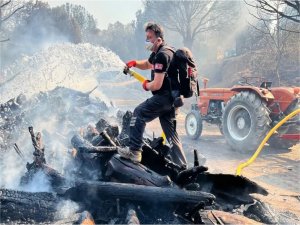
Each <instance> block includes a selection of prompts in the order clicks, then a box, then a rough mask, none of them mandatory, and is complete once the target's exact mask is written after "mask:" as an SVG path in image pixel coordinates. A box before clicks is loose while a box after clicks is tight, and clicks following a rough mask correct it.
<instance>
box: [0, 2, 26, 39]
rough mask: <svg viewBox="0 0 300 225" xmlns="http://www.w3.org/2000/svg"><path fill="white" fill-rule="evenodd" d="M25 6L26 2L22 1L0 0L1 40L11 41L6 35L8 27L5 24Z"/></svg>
mask: <svg viewBox="0 0 300 225" xmlns="http://www.w3.org/2000/svg"><path fill="white" fill-rule="evenodd" d="M23 8H24V3H23V2H20V1H12V0H6V1H4V0H0V42H5V41H9V38H8V37H4V36H5V35H6V34H5V30H6V28H8V27H9V25H7V27H4V26H3V25H4V24H7V23H8V22H9V21H10V20H11V19H12V17H13V16H15V15H17V14H18V13H19V12H20V11H21V9H23Z"/></svg>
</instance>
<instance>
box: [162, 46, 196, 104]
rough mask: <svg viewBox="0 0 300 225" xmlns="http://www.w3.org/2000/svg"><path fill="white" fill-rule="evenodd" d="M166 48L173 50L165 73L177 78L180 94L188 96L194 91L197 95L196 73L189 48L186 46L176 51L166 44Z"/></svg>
mask: <svg viewBox="0 0 300 225" xmlns="http://www.w3.org/2000/svg"><path fill="white" fill-rule="evenodd" d="M166 48H167V49H169V50H171V51H172V52H174V55H173V58H172V60H171V62H170V66H169V68H168V72H167V73H168V74H169V75H170V78H171V79H178V81H179V91H180V95H183V97H184V98H190V97H192V96H193V94H194V93H195V94H196V95H197V96H198V95H199V84H198V74H197V69H196V64H195V61H194V59H193V54H192V52H191V50H189V49H188V48H186V47H183V48H180V49H178V50H176V51H174V49H173V48H170V47H167V46H166ZM174 74H175V75H174Z"/></svg>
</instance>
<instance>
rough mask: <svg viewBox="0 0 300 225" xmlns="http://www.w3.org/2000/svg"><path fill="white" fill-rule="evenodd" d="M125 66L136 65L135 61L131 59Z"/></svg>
mask: <svg viewBox="0 0 300 225" xmlns="http://www.w3.org/2000/svg"><path fill="white" fill-rule="evenodd" d="M126 66H127V67H128V68H131V67H135V66H136V61H135V60H131V61H129V62H127V63H126Z"/></svg>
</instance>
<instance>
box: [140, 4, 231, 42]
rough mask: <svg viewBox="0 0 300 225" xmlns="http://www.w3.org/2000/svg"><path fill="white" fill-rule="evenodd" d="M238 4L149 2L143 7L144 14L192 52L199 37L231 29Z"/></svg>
mask: <svg viewBox="0 0 300 225" xmlns="http://www.w3.org/2000/svg"><path fill="white" fill-rule="evenodd" d="M235 4H236V1H217V0H207V1H191V0H178V1H151V0H146V1H145V3H144V5H145V12H147V13H148V14H150V15H152V18H153V19H154V20H155V21H157V22H160V23H161V24H162V25H163V26H164V27H166V28H167V29H169V30H171V31H174V32H177V33H178V34H179V35H180V36H181V37H182V40H183V44H184V45H185V46H187V47H189V48H192V47H193V44H194V42H195V40H196V38H197V37H198V36H199V35H200V34H202V33H204V32H208V31H216V30H217V29H220V28H223V27H224V26H230V25H232V22H233V21H234V19H233V18H234V17H235V16H236V12H235V11H234V10H233V9H234V8H235V7H234V5H235Z"/></svg>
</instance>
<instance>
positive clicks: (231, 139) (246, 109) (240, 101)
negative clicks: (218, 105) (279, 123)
mask: <svg viewBox="0 0 300 225" xmlns="http://www.w3.org/2000/svg"><path fill="white" fill-rule="evenodd" d="M269 114H270V111H269V109H268V108H267V106H266V102H265V101H264V100H263V99H261V97H260V96H258V95H257V94H255V93H254V92H249V91H242V92H240V93H238V94H236V95H234V96H232V97H231V99H230V100H229V101H228V103H227V104H226V106H225V111H224V114H223V118H222V124H223V132H224V136H225V139H226V141H227V143H228V144H229V145H230V146H231V147H232V148H233V149H234V150H240V151H254V150H256V149H257V147H258V146H259V144H260V143H261V142H262V140H263V139H264V137H265V136H266V134H267V133H268V131H269V130H270V128H271V127H270V123H271V119H270V117H269Z"/></svg>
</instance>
